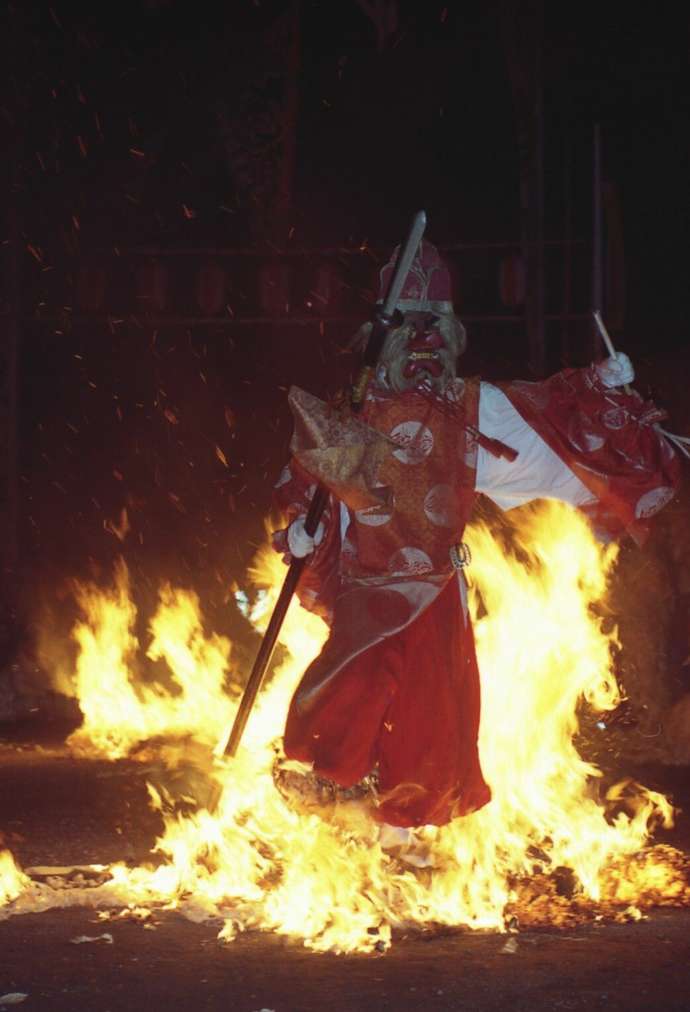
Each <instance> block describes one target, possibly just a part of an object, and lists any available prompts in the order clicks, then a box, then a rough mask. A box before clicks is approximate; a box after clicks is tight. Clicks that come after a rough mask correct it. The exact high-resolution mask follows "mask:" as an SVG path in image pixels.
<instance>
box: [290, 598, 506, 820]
mask: <svg viewBox="0 0 690 1012" xmlns="http://www.w3.org/2000/svg"><path fill="white" fill-rule="evenodd" d="M479 710H480V693H479V671H478V668H477V659H476V654H475V649H474V637H473V635H472V629H471V626H470V625H469V620H468V622H467V625H465V623H464V620H463V614H462V605H461V603H460V594H459V590H458V585H457V580H456V579H455V578H452V579H451V580H449V582H448V584H447V586H446V587H445V588H444V589H443V590H442V591H441V593H440V594H439V595H438V597H437V598H436V599H435V600H434V602H433V603H432V604H431V605H430V606H429V607H428V608H427V609H426V610H425V611H424V612H422V614H421V615H420V616H419V617H418V618H416V619H415V620H414V621H413V622H411V623H410V625H408V626H407V627H406V628H405V629H403V630H402V631H401V632H399V633H397V634H396V635H395V636H391V637H390V638H388V639H386V640H384V641H383V642H382V643H379V644H377V645H375V646H373V647H370V648H369V649H368V650H366V651H364V652H363V653H361V654H360V655H358V656H357V657H355V658H354V659H353V660H352V661H351V662H350V663H349V664H347V665H346V666H345V667H344V668H342V669H341V670H340V671H339V672H338V674H337V675H336V676H335V677H334V678H333V679H332V680H331V682H329V683H328V684H326V685H325V686H324V688H323V689H321V690H320V692H319V693H318V694H317V695H316V698H315V699H314V700H313V702H312V703H311V705H310V706H309V707H308V708H307V709H305V711H304V712H300V708H299V707H298V706H297V704H296V697H295V698H293V701H292V704H291V706H290V710H289V713H288V719H287V725H286V728H285V740H284V747H285V754H286V755H287V756H288V758H290V759H298V760H301V761H302V762H309V763H313V766H314V769H315V771H316V772H317V773H318V774H319V775H321V776H324V777H328V778H329V779H331V780H334V781H335V782H336V783H338V784H340V785H341V786H343V787H350V786H351V785H352V784H355V783H357V782H358V781H359V780H361V779H362V777H364V776H366V775H367V774H368V773H370V772H371V771H372V770H373V769H375V768H378V774H379V791H380V796H381V803H380V806H379V808H378V811H377V816H378V818H380V819H381V821H384V822H388V823H391V824H393V825H398V826H419V825H427V824H433V825H443V824H444V823H446V822H449V821H450V820H451V819H453V818H455V817H456V816H458V815H466V814H468V813H469V812H472V811H475V810H476V809H478V808H481V807H482V806H483V805H485V804H486V803H487V802H488V801H489V800H490V798H491V792H490V790H489V788H488V786H487V784H486V783H485V781H484V778H483V776H482V772H481V767H480V764H479V755H478V752H477V734H478V731H479Z"/></svg>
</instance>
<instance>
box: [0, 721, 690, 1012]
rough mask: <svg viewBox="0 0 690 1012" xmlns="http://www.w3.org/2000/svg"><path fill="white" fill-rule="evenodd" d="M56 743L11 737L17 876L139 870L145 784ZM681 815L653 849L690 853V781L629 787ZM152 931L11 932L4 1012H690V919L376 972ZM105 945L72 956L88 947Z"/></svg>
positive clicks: (170, 922) (70, 918)
mask: <svg viewBox="0 0 690 1012" xmlns="http://www.w3.org/2000/svg"><path fill="white" fill-rule="evenodd" d="M61 740H62V739H61V737H60V734H59V733H57V731H56V729H55V728H52V729H48V730H47V731H46V729H42V730H40V731H38V730H37V729H36V728H32V727H31V726H30V725H29V726H26V727H24V729H22V728H17V726H16V725H13V726H12V728H11V729H10V728H9V726H7V729H6V733H5V734H3V728H2V727H0V812H1V816H0V817H1V819H2V822H1V823H0V826H1V829H2V833H3V835H4V837H5V845H7V846H9V847H10V849H11V850H12V852H13V853H14V855H15V857H16V859H17V861H18V862H19V863H20V865H21V866H22V867H25V868H27V867H30V866H35V865H70V864H76V863H82V864H83V863H93V862H100V863H108V862H110V861H114V860H123V859H124V860H127V861H131V862H140V861H143V860H146V859H147V858H148V857H149V850H150V847H151V845H152V843H153V840H154V839H155V836H156V834H157V833H158V831H159V829H160V822H159V818H158V816H157V815H156V814H155V813H154V812H152V811H151V810H150V809H149V807H148V805H147V801H146V794H145V787H144V783H145V779H146V775H147V773H146V770H145V769H142V768H141V766H137V765H136V764H134V763H131V762H120V763H105V762H93V761H91V762H88V761H76V760H74V759H71V758H69V757H68V756H67V755H66V753H65V751H64V749H63V748H62V745H61ZM630 772H632V773H633V775H638V776H639V777H640V779H642V780H643V781H644V782H645V783H646V784H647V785H649V786H652V787H655V788H659V789H662V790H665V791H666V792H668V793H669V794H670V795H671V797H672V798H673V800H674V801H675V803H676V804H677V805H679V806H680V807H681V809H685V812H681V814H680V817H679V819H678V821H677V824H676V827H675V828H674V829H673V830H670V831H665V832H661V833H660V834H659V836H658V838H657V839H658V841H660V842H668V843H671V844H673V845H675V846H677V847H679V848H681V849H684V850H685V851H686V852H687V851H690V815H689V814H686V813H690V782H689V781H690V778H689V777H688V775H687V772H688V771H687V768H685V767H675V768H674V767H663V766H657V767H654V768H652V767H648V768H646V769H644V770H635V771H630ZM157 922H158V923H157V924H156V926H155V930H150V929H146V928H145V927H144V925H143V924H141V923H137V922H133V921H119V920H114V921H113V920H110V921H107V922H102V921H98V919H97V912H96V911H95V910H94V909H93V908H92V907H90V906H85V907H70V908H65V909H59V908H56V909H52V910H48V911H46V912H42V913H37V914H24V915H19V916H13V917H10V918H9V919H7V920H5V921H1V922H0V998H2V996H3V995H5V996H7V995H8V994H9V995H12V994H19V995H21V994H25V995H27V996H28V997H26V999H25V1000H23V1001H21V1002H20V1004H19V1005H12V1004H6V1005H3V1003H2V1001H1V1000H0V1009H4V1008H7V1009H13V1008H15V1007H21V1008H22V1009H26V1010H27V1012H30V1010H46V1012H76V1010H80V1012H120V1010H125V1009H127V1010H138V1009H142V1010H144V1009H146V1010H150V1012H154V1010H159V1009H172V1010H175V1012H186V1010H190V1012H191V1010H193V1009H194V1010H196V1009H213V1010H215V1009H221V1008H222V1009H232V1010H237V1012H259V1010H274V1012H311V1010H323V1009H328V1010H329V1012H341V1010H365V1009H367V1010H368V1009H390V1010H396V1012H397V1010H412V1009H439V1010H440V1009H463V1010H474V1009H477V1010H484V1009H486V1010H494V1009H496V1010H498V1009H502V1010H503V1009H506V1008H509V1009H511V1010H514V1012H522V1010H525V1012H527V1010H528V1009H529V1010H532V1009H609V1010H612V1009H615V1010H621V1012H623V1010H626V1012H627V1010H643V1009H650V1010H651V1009H664V1010H674V1012H680V1010H687V1009H690V910H673V909H663V910H655V911H652V912H651V913H650V914H649V916H648V917H647V918H646V919H644V920H642V921H640V922H638V923H626V924H601V923H600V924H591V925H586V926H582V927H578V928H567V929H563V930H558V929H550V930H539V931H537V930H518V931H517V933H515V934H507V935H506V934H497V933H478V932H474V933H472V932H467V931H461V930H455V929H453V930H450V929H445V930H436V931H428V932H421V931H419V932H415V933H412V934H407V935H403V936H397V937H396V936H394V944H393V946H392V948H391V949H390V950H389V951H388V952H386V953H383V954H381V955H374V956H335V955H322V954H314V953H312V952H310V951H308V950H307V949H305V948H304V947H303V946H302V945H301V944H299V943H296V942H291V941H287V940H285V939H283V938H280V937H276V936H274V935H270V934H266V933H260V932H256V933H247V934H245V935H242V936H240V937H239V938H238V939H237V940H236V941H234V942H232V943H231V944H219V943H218V942H217V940H216V935H217V932H218V925H214V924H213V923H205V924H194V923H191V922H190V921H188V920H186V919H184V918H182V917H181V916H180V915H177V914H174V913H168V914H162V915H160V916H157ZM103 934H109V935H110V936H111V937H112V942H111V941H109V940H108V939H107V938H106V939H103V938H101V939H100V940H98V941H94V942H88V943H83V944H74V943H73V941H72V940H73V939H75V938H77V937H78V936H84V935H86V936H91V937H94V936H99V935H103Z"/></svg>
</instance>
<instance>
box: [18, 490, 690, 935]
mask: <svg viewBox="0 0 690 1012" xmlns="http://www.w3.org/2000/svg"><path fill="white" fill-rule="evenodd" d="M514 516H515V517H516V521H515V523H516V526H515V527H514V528H513V529H512V532H511V537H510V540H511V547H510V549H507V548H506V546H505V544H504V543H503V540H504V539H502V538H497V537H496V536H494V535H493V534H492V532H491V531H490V530H489V529H488V527H486V526H485V525H483V524H481V523H479V524H474V525H473V526H472V527H471V528H470V529H468V531H467V540H468V541H469V542H470V545H471V548H472V556H473V559H474V560H475V562H473V564H472V568H471V578H472V584H473V586H472V589H471V594H470V605H471V610H472V613H473V617H474V623H475V631H476V637H477V649H478V653H479V660H480V667H481V670H482V725H481V732H480V752H481V756H482V764H483V768H484V772H485V776H486V778H487V780H488V781H489V783H490V784H491V787H492V791H493V800H492V802H491V804H490V805H488V806H487V807H485V808H484V809H482V811H480V812H477V813H475V814H473V815H472V816H470V817H467V818H463V819H458V820H455V821H454V822H453V823H451V824H450V825H449V826H446V827H443V828H442V829H435V828H433V827H426V828H424V829H422V830H420V831H419V832H418V834H417V841H416V843H415V844H414V846H413V847H411V848H410V849H408V851H407V853H402V854H398V855H397V856H393V855H392V854H391V853H388V852H386V851H384V850H383V849H382V848H381V846H380V843H379V831H378V827H377V824H376V823H375V822H374V820H373V819H372V818H371V816H370V814H369V813H368V811H367V809H366V808H365V807H364V806H363V805H362V804H359V805H358V804H355V803H336V804H334V805H332V806H331V807H330V809H329V810H328V811H327V812H322V813H321V816H320V815H319V814H316V813H315V812H307V813H305V812H302V813H300V812H298V811H296V810H294V809H293V808H291V807H289V806H288V805H287V804H286V802H285V800H284V799H283V797H282V796H281V794H280V793H279V792H278V791H277V790H276V787H275V784H274V780H273V776H272V767H273V764H274V762H275V759H276V749H277V747H279V742H280V736H281V732H282V726H283V722H284V719H285V714H286V712H287V706H288V703H289V700H290V697H291V694H292V692H293V690H294V688H295V685H296V683H297V681H298V679H299V677H300V674H301V672H302V671H303V670H304V668H305V667H306V665H307V664H308V663H309V661H310V660H311V659H312V658H313V657H314V656H315V655H316V654H317V653H318V651H319V649H320V647H321V645H322V643H323V642H324V639H325V637H326V629H325V626H324V625H323V623H322V622H321V621H320V620H319V619H317V618H316V617H315V616H313V615H310V614H308V613H307V612H305V611H304V610H302V609H300V608H299V607H298V606H297V605H296V603H293V606H291V608H290V611H289V613H288V616H287V619H286V622H285V625H284V627H283V630H282V634H281V641H282V643H283V644H284V646H285V647H286V648H287V650H286V654H285V658H286V659H285V660H284V661H283V662H282V664H281V665H280V667H279V668H278V670H277V671H276V672H275V674H274V677H273V678H272V679H271V681H270V683H269V684H268V685H267V687H266V688H265V689H264V690H263V691H262V693H261V694H260V696H259V698H258V701H257V704H256V707H255V710H254V711H253V713H252V716H251V719H250V721H249V724H248V726H247V730H246V733H245V738H244V740H243V745H242V748H241V749H240V752H239V754H238V756H237V757H236V758H235V759H232V760H223V761H221V760H215V763H214V765H213V766H212V767H210V766H209V768H212V770H213V776H214V777H215V778H217V780H218V782H219V783H220V785H221V786H222V794H221V796H220V800H219V803H218V807H217V808H216V810H215V814H211V813H210V812H209V811H208V810H205V809H202V810H199V811H197V812H195V813H193V814H186V815H183V814H180V813H179V812H172V811H167V814H166V830H165V832H164V834H163V836H162V837H161V838H160V839H159V840H158V841H157V843H156V846H155V852H156V853H157V855H158V857H159V859H160V863H159V864H158V866H157V867H153V866H148V867H138V868H128V867H126V866H125V865H124V864H119V865H115V866H112V867H111V868H110V869H109V870H110V875H111V879H110V881H109V882H108V883H106V884H105V885H100V886H98V887H97V888H95V889H93V890H92V891H91V892H92V899H91V902H93V903H98V904H110V905H113V904H129V905H130V906H136V905H142V904H143V905H146V904H149V905H150V904H157V905H161V906H165V907H171V908H173V907H174V908H175V909H177V910H180V911H181V912H183V913H184V914H185V915H186V916H188V917H190V918H193V919H204V918H209V917H218V916H220V917H222V918H223V919H224V927H223V928H222V931H221V933H220V937H221V938H223V939H226V940H229V939H232V938H233V937H235V936H236V935H237V933H238V932H240V931H243V930H246V929H249V928H255V927H260V928H262V929H265V930H273V931H276V932H279V933H281V934H285V935H288V936H292V937H295V938H298V939H302V940H303V941H304V943H305V944H306V945H308V946H309V947H311V948H313V949H317V950H332V951H337V952H349V951H369V950H371V949H373V948H375V947H376V948H378V949H382V948H385V947H386V946H387V945H389V944H390V940H391V932H392V931H393V930H394V929H399V928H401V927H410V926H413V925H416V926H429V925H437V924H443V925H461V926H466V927H469V928H474V929H479V928H482V929H494V930H505V926H506V923H507V922H508V921H509V919H510V918H511V917H512V916H515V915H517V916H518V917H519V920H520V922H521V923H522V924H543V923H561V924H562V923H568V922H569V921H572V920H582V919H583V918H585V919H592V918H595V917H601V916H603V915H604V914H607V915H609V916H610V915H616V916H625V917H638V916H640V908H643V907H645V906H649V905H653V904H660V903H669V904H671V903H672V904H687V903H690V886H689V885H688V882H687V877H686V868H685V864H684V859H683V855H680V854H679V853H678V852H677V851H673V850H672V849H671V848H668V847H666V848H664V847H656V848H647V849H645V843H646V841H647V840H648V838H649V836H650V833H651V831H652V830H653V828H654V826H655V825H657V824H659V823H662V824H664V825H667V826H668V825H670V824H671V822H672V810H671V806H670V805H669V803H668V802H667V801H666V799H665V798H664V797H663V796H662V795H659V794H657V793H654V792H653V791H649V790H646V789H645V788H643V787H640V786H639V785H633V784H631V783H627V784H625V785H623V786H621V787H619V788H614V789H611V790H610V791H609V792H608V796H607V797H604V798H600V797H599V792H598V790H597V786H598V784H597V781H598V778H599V777H600V773H599V770H598V769H597V768H596V767H594V766H593V765H591V764H589V763H587V762H586V761H584V760H583V759H582V758H581V756H580V755H579V754H578V752H577V750H576V748H575V745H574V737H575V735H576V732H577V729H578V719H577V712H578V707H579V706H581V705H588V706H590V707H592V708H593V709H595V710H597V711H602V710H609V709H612V708H614V707H615V706H616V705H617V704H618V702H619V699H620V696H619V689H618V687H617V685H616V681H615V677H614V676H613V674H612V651H613V650H615V649H616V647H617V641H616V637H615V632H614V633H613V634H608V635H606V634H605V633H604V631H603V629H602V622H601V620H600V618H598V617H597V614H596V611H595V610H594V608H593V605H594V604H595V603H596V602H598V601H601V600H602V599H603V598H604V597H605V595H606V588H607V581H608V578H609V575H610V572H611V569H612V566H613V565H614V562H615V558H616V548H615V547H613V546H609V547H602V546H601V545H599V544H598V543H597V542H596V541H595V540H594V539H593V537H592V535H591V533H590V531H589V528H588V527H587V525H586V523H585V522H584V521H583V520H582V519H581V518H580V517H579V515H577V514H576V513H574V512H573V511H571V510H569V509H568V508H566V507H562V506H560V505H558V504H554V503H548V504H547V503H543V504H539V505H538V506H536V507H530V508H528V509H523V510H521V511H516V513H515V514H514ZM249 575H250V578H251V579H252V580H253V581H254V583H256V584H257V585H263V586H270V587H271V588H272V589H271V591H270V593H269V594H268V596H267V597H266V598H265V599H264V601H263V605H262V608H260V609H259V608H255V609H254V613H253V615H252V616H251V617H252V618H253V620H254V621H255V623H256V625H257V627H258V628H261V626H262V625H263V624H265V623H266V621H267V619H268V614H269V613H270V607H271V604H272V601H273V600H274V598H275V596H276V594H277V589H278V587H279V585H280V582H281V581H282V577H283V575H284V568H283V566H282V563H281V562H280V561H279V559H278V558H277V556H276V555H275V554H274V553H273V552H272V551H271V550H270V549H269V548H266V549H265V550H263V551H262V552H261V553H260V554H259V557H258V558H257V561H256V564H255V567H254V570H253V571H252V572H251V573H250V574H249ZM78 600H79V605H80V607H81V610H82V613H83V618H82V620H81V621H80V622H79V624H78V625H77V627H76V628H75V630H74V634H73V635H74V637H75V639H76V641H77V643H78V645H79V649H80V653H79V657H78V662H77V667H76V671H75V676H74V677H75V680H76V683H77V692H78V697H79V701H80V706H81V708H82V711H83V713H84V724H83V726H82V727H81V728H80V729H79V731H78V732H77V733H76V735H74V736H73V738H72V744H73V746H74V747H75V748H77V749H78V750H79V751H81V752H82V753H83V752H87V751H89V752H91V753H92V754H100V755H107V756H110V757H113V758H116V757H118V756H122V755H125V754H127V753H128V751H130V750H131V749H132V748H133V747H135V746H136V745H137V743H140V742H142V741H146V740H149V739H151V738H153V737H162V736H180V735H183V734H186V735H192V736H193V737H194V739H195V740H196V741H198V742H201V743H207V744H208V745H209V747H210V745H212V744H216V745H217V743H218V742H219V741H220V742H221V745H222V743H223V741H224V737H225V735H226V734H227V730H228V728H229V726H230V723H231V721H232V717H233V714H234V711H235V708H236V705H237V700H236V699H234V700H233V699H231V698H230V697H229V696H228V695H227V694H225V693H224V691H223V685H224V683H225V682H226V681H227V679H228V675H229V663H230V662H229V657H230V645H229V643H228V642H227V640H224V639H223V638H221V637H217V636H207V635H206V634H205V633H204V631H203V628H202V620H201V615H200V611H199V604H198V601H197V600H196V598H195V597H194V595H192V594H188V593H183V592H181V591H178V590H173V589H171V588H170V587H164V588H163V590H162V591H161V600H160V606H159V609H158V611H157V612H156V615H155V616H154V618H153V619H152V621H151V623H150V634H151V643H150V646H149V647H148V650H147V654H148V656H149V658H151V659H153V660H158V659H161V658H162V659H164V660H165V662H166V664H167V665H168V668H169V671H170V677H171V679H172V682H173V689H174V691H163V689H161V687H160V686H157V685H142V684H141V682H139V683H138V684H136V685H135V684H134V679H133V677H132V673H133V671H135V667H136V658H137V656H138V652H139V644H138V643H137V641H136V639H135V637H134V633H133V629H134V625H135V619H136V614H135V610H134V606H133V604H132V602H131V597H130V594H129V588H128V581H127V571H126V568H125V566H124V564H121V565H120V566H119V567H118V569H117V572H116V578H115V585H114V587H113V588H112V589H110V590H105V591H104V590H102V589H97V588H95V587H81V588H80V589H79V592H78ZM258 611H260V612H261V614H257V612H258ZM216 751H217V749H216ZM209 763H210V760H209ZM150 793H151V797H152V802H153V803H154V804H155V805H158V806H160V807H162V808H164V809H165V808H166V805H165V801H164V799H163V798H161V796H160V794H159V793H158V792H157V791H156V790H155V789H154V788H152V787H151V788H150ZM322 816H323V817H322ZM4 860H5V862H9V863H5V864H3V863H0V901H4V902H5V903H6V904H8V906H7V907H6V910H7V911H8V912H15V911H21V910H25V909H37V908H41V907H43V906H45V905H50V904H51V903H64V902H84V900H78V899H76V898H73V899H71V900H68V899H67V898H66V894H65V893H62V894H54V897H53V898H52V899H51V898H47V894H46V892H45V887H44V886H40V885H38V884H36V883H31V882H27V879H26V876H23V875H22V873H21V872H19V870H18V869H17V868H16V866H15V865H14V862H13V861H12V860H11V857H9V855H8V856H7V857H6V858H5V859H4ZM415 861H416V862H417V865H426V866H424V867H418V866H415V865H414V863H411V862H415ZM564 883H565V885H564Z"/></svg>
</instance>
